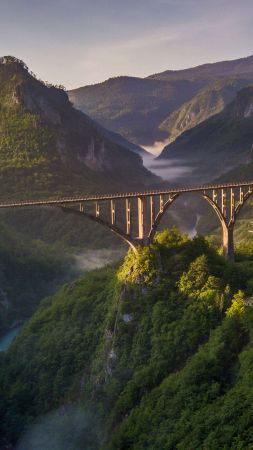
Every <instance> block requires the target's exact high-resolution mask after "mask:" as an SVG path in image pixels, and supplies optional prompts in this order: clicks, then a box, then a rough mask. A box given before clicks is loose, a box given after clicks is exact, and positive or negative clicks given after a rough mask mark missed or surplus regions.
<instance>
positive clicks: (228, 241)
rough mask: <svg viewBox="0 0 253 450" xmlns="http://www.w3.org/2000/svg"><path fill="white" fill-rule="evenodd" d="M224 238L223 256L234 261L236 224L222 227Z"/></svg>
mask: <svg viewBox="0 0 253 450" xmlns="http://www.w3.org/2000/svg"><path fill="white" fill-rule="evenodd" d="M222 232H223V233H222V234H223V236H222V238H223V256H224V258H226V259H227V260H229V261H234V258H235V255H234V226H231V225H230V226H226V225H225V224H224V225H223V227H222Z"/></svg>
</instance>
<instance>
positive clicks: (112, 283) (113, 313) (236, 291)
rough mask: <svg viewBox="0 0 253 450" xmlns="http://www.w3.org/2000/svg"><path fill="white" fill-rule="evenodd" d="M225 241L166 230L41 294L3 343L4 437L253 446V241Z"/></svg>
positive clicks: (166, 448)
mask: <svg viewBox="0 0 253 450" xmlns="http://www.w3.org/2000/svg"><path fill="white" fill-rule="evenodd" d="M219 253H220V252H219V249H216V248H214V247H213V245H212V244H211V243H210V242H208V241H207V240H205V239H204V238H202V237H196V238H194V239H193V240H191V239H189V238H188V237H187V236H186V235H183V234H181V233H179V232H178V231H177V230H176V229H172V230H170V231H168V230H164V231H163V232H161V233H158V234H157V236H156V239H155V243H154V245H153V246H151V247H146V248H143V249H141V250H140V251H139V253H138V255H137V256H136V255H134V254H133V253H132V252H131V251H129V253H128V254H127V256H126V257H125V260H124V261H123V262H122V263H121V264H120V266H119V265H118V264H114V265H111V266H107V267H105V268H103V269H99V270H95V271H93V272H90V273H89V274H86V275H85V276H84V277H82V278H81V279H79V280H78V281H76V282H74V283H70V284H68V285H65V286H64V287H62V288H61V289H60V290H59V291H58V292H57V293H56V294H55V295H54V296H52V297H48V298H46V299H45V300H44V301H43V302H42V304H41V306H40V307H39V309H38V310H37V312H36V313H35V314H34V315H33V317H32V318H31V319H30V321H29V322H28V323H27V324H26V325H25V326H24V328H23V330H22V332H21V333H20V334H19V336H18V337H17V338H15V340H14V341H13V344H12V346H11V348H10V350H9V351H8V353H6V354H4V353H2V354H0V416H1V418H0V436H1V445H0V448H2V449H5V448H7V445H9V446H10V445H15V443H16V442H17V441H18V442H19V444H18V446H17V449H18V450H22V449H24V450H27V449H28V448H29V449H33V450H39V449H40V448H50V449H54V448H56V449H57V450H58V449H61V450H63V449H65V450H81V449H82V450H83V449H88V450H98V449H100V450H102V449H103V450H105V449H106V450H123V449H124V450H127V449H129V450H144V449H145V450H156V449H157V450H161V449H163V450H174V449H180V450H186V449H187V450H196V449H205V450H210V449H211V450H217V449H227V450H228V449H233V450H235V449H236V450H239V449H250V448H252V446H253V437H252V419H253V408H252V405H253V399H252V392H253V390H252V387H253V386H252V383H253V382H252V366H253V352H252V330H253V315H252V299H251V296H252V294H253V246H252V244H251V243H248V244H244V245H241V247H239V248H238V249H237V253H236V261H235V262H227V261H225V260H224V259H223V257H222V256H220V254H219ZM49 422H50V423H49ZM42 445H44V447H42ZM9 448H11V447H9Z"/></svg>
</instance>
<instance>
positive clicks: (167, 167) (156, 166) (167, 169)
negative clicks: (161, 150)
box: [142, 153, 193, 184]
mask: <svg viewBox="0 0 253 450" xmlns="http://www.w3.org/2000/svg"><path fill="white" fill-rule="evenodd" d="M142 159H143V164H144V166H145V167H146V168H147V169H149V170H151V172H153V173H155V174H156V175H157V176H159V177H161V178H162V179H163V180H164V181H171V182H174V183H177V182H180V181H181V180H184V179H185V180H188V179H191V175H192V171H193V168H192V167H190V166H188V165H184V164H183V162H182V161H180V160H174V159H173V160H167V159H162V160H161V159H160V160H156V158H155V156H154V155H152V154H151V153H150V155H145V156H142ZM185 184H186V183H185ZM187 184H188V183H187Z"/></svg>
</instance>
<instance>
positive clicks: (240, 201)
mask: <svg viewBox="0 0 253 450" xmlns="http://www.w3.org/2000/svg"><path fill="white" fill-rule="evenodd" d="M246 189H247V191H246ZM183 193H198V194H200V195H201V196H202V197H203V198H204V199H205V200H206V201H207V202H208V203H209V204H210V206H211V207H212V209H213V210H214V211H215V213H216V215H217V217H218V219H219V221H220V223H221V225H222V231H223V249H224V256H225V257H226V258H228V259H233V257H234V245H233V229H234V224H235V222H236V219H237V218H238V216H239V213H240V211H241V209H242V207H243V206H244V204H245V202H246V201H247V200H248V198H249V197H250V196H251V194H252V193H253V182H241V183H240V182H239V183H230V184H216V185H215V184H214V185H206V186H198V187H183V188H169V189H159V190H152V191H146V192H130V193H121V194H102V195H90V196H88V195H86V196H79V197H67V198H55V199H49V200H37V201H36V200H35V201H34V200H27V201H16V202H11V203H0V209H13V208H32V207H43V206H46V207H56V206H57V207H60V208H61V209H62V210H63V211H64V212H69V213H72V214H78V215H79V216H80V215H81V216H82V217H87V218H89V219H90V220H92V221H94V222H97V223H99V224H101V225H103V226H105V227H107V228H108V229H110V230H111V231H112V232H113V233H114V234H116V235H117V236H119V237H120V238H121V239H122V240H123V241H125V242H126V243H127V244H128V245H129V246H130V247H131V248H132V249H133V250H134V251H137V247H138V246H143V245H148V244H150V243H152V242H153V239H154V235H155V232H156V230H157V228H158V226H159V224H160V221H161V219H162V217H163V216H164V214H165V212H166V211H167V209H168V208H169V207H170V205H172V203H174V201H175V200H176V199H177V198H178V196H179V195H181V194H183ZM118 200H121V201H123V204H124V206H123V209H122V213H123V216H122V217H123V224H122V225H120V226H119V225H118V222H117V224H116V201H118ZM147 200H149V203H148V202H147ZM136 201H137V204H136ZM100 202H101V203H102V202H104V203H105V204H106V207H107V211H106V214H107V216H108V212H109V216H110V219H109V220H107V219H104V218H103V217H102V216H103V214H101V211H100ZM158 202H159V204H158V213H156V207H157V203H158ZM118 204H119V203H118V202H117V205H118ZM89 205H90V206H89ZM94 205H95V211H94V210H93V208H94ZM108 205H109V208H108ZM84 206H85V210H84ZM86 206H87V207H88V209H86ZM90 207H92V208H91V209H90ZM117 208H118V206H117ZM136 208H137V209H136ZM90 210H92V211H94V214H93V213H90ZM133 211H134V215H135V217H134V218H133V217H132V216H133V214H132V213H133ZM119 216H120V214H119ZM136 221H137V226H136V223H135V222H136ZM135 235H136V236H135Z"/></svg>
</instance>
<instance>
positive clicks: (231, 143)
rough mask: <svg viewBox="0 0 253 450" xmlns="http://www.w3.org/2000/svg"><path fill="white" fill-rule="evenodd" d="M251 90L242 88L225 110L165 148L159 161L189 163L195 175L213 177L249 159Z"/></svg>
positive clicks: (252, 119) (252, 116) (252, 138)
mask: <svg viewBox="0 0 253 450" xmlns="http://www.w3.org/2000/svg"><path fill="white" fill-rule="evenodd" d="M252 144H253V87H252V86H249V87H247V88H245V89H242V90H241V91H240V92H239V93H238V94H237V96H236V98H235V100H234V101H233V102H231V103H230V104H229V105H227V106H226V108H225V109H224V110H223V111H222V112H220V113H219V114H216V115H215V116H213V117H211V118H209V119H208V120H206V121H205V122H203V123H201V124H199V125H198V126H196V127H195V128H193V129H191V130H188V131H186V132H184V133H183V134H182V135H181V136H179V137H178V138H177V139H176V140H175V141H174V142H173V143H172V144H170V145H168V146H166V147H165V148H164V150H163V151H162V153H161V155H160V156H159V159H164V158H165V159H166V158H168V159H171V160H173V159H177V160H181V161H184V164H189V165H190V166H192V167H193V170H194V172H195V173H196V174H199V176H201V175H202V176H203V177H205V178H206V179H208V180H210V179H214V178H217V177H218V175H220V174H222V173H226V172H228V170H229V169H232V168H233V167H236V166H237V165H240V164H246V163H249V162H250V161H251V160H252Z"/></svg>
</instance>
